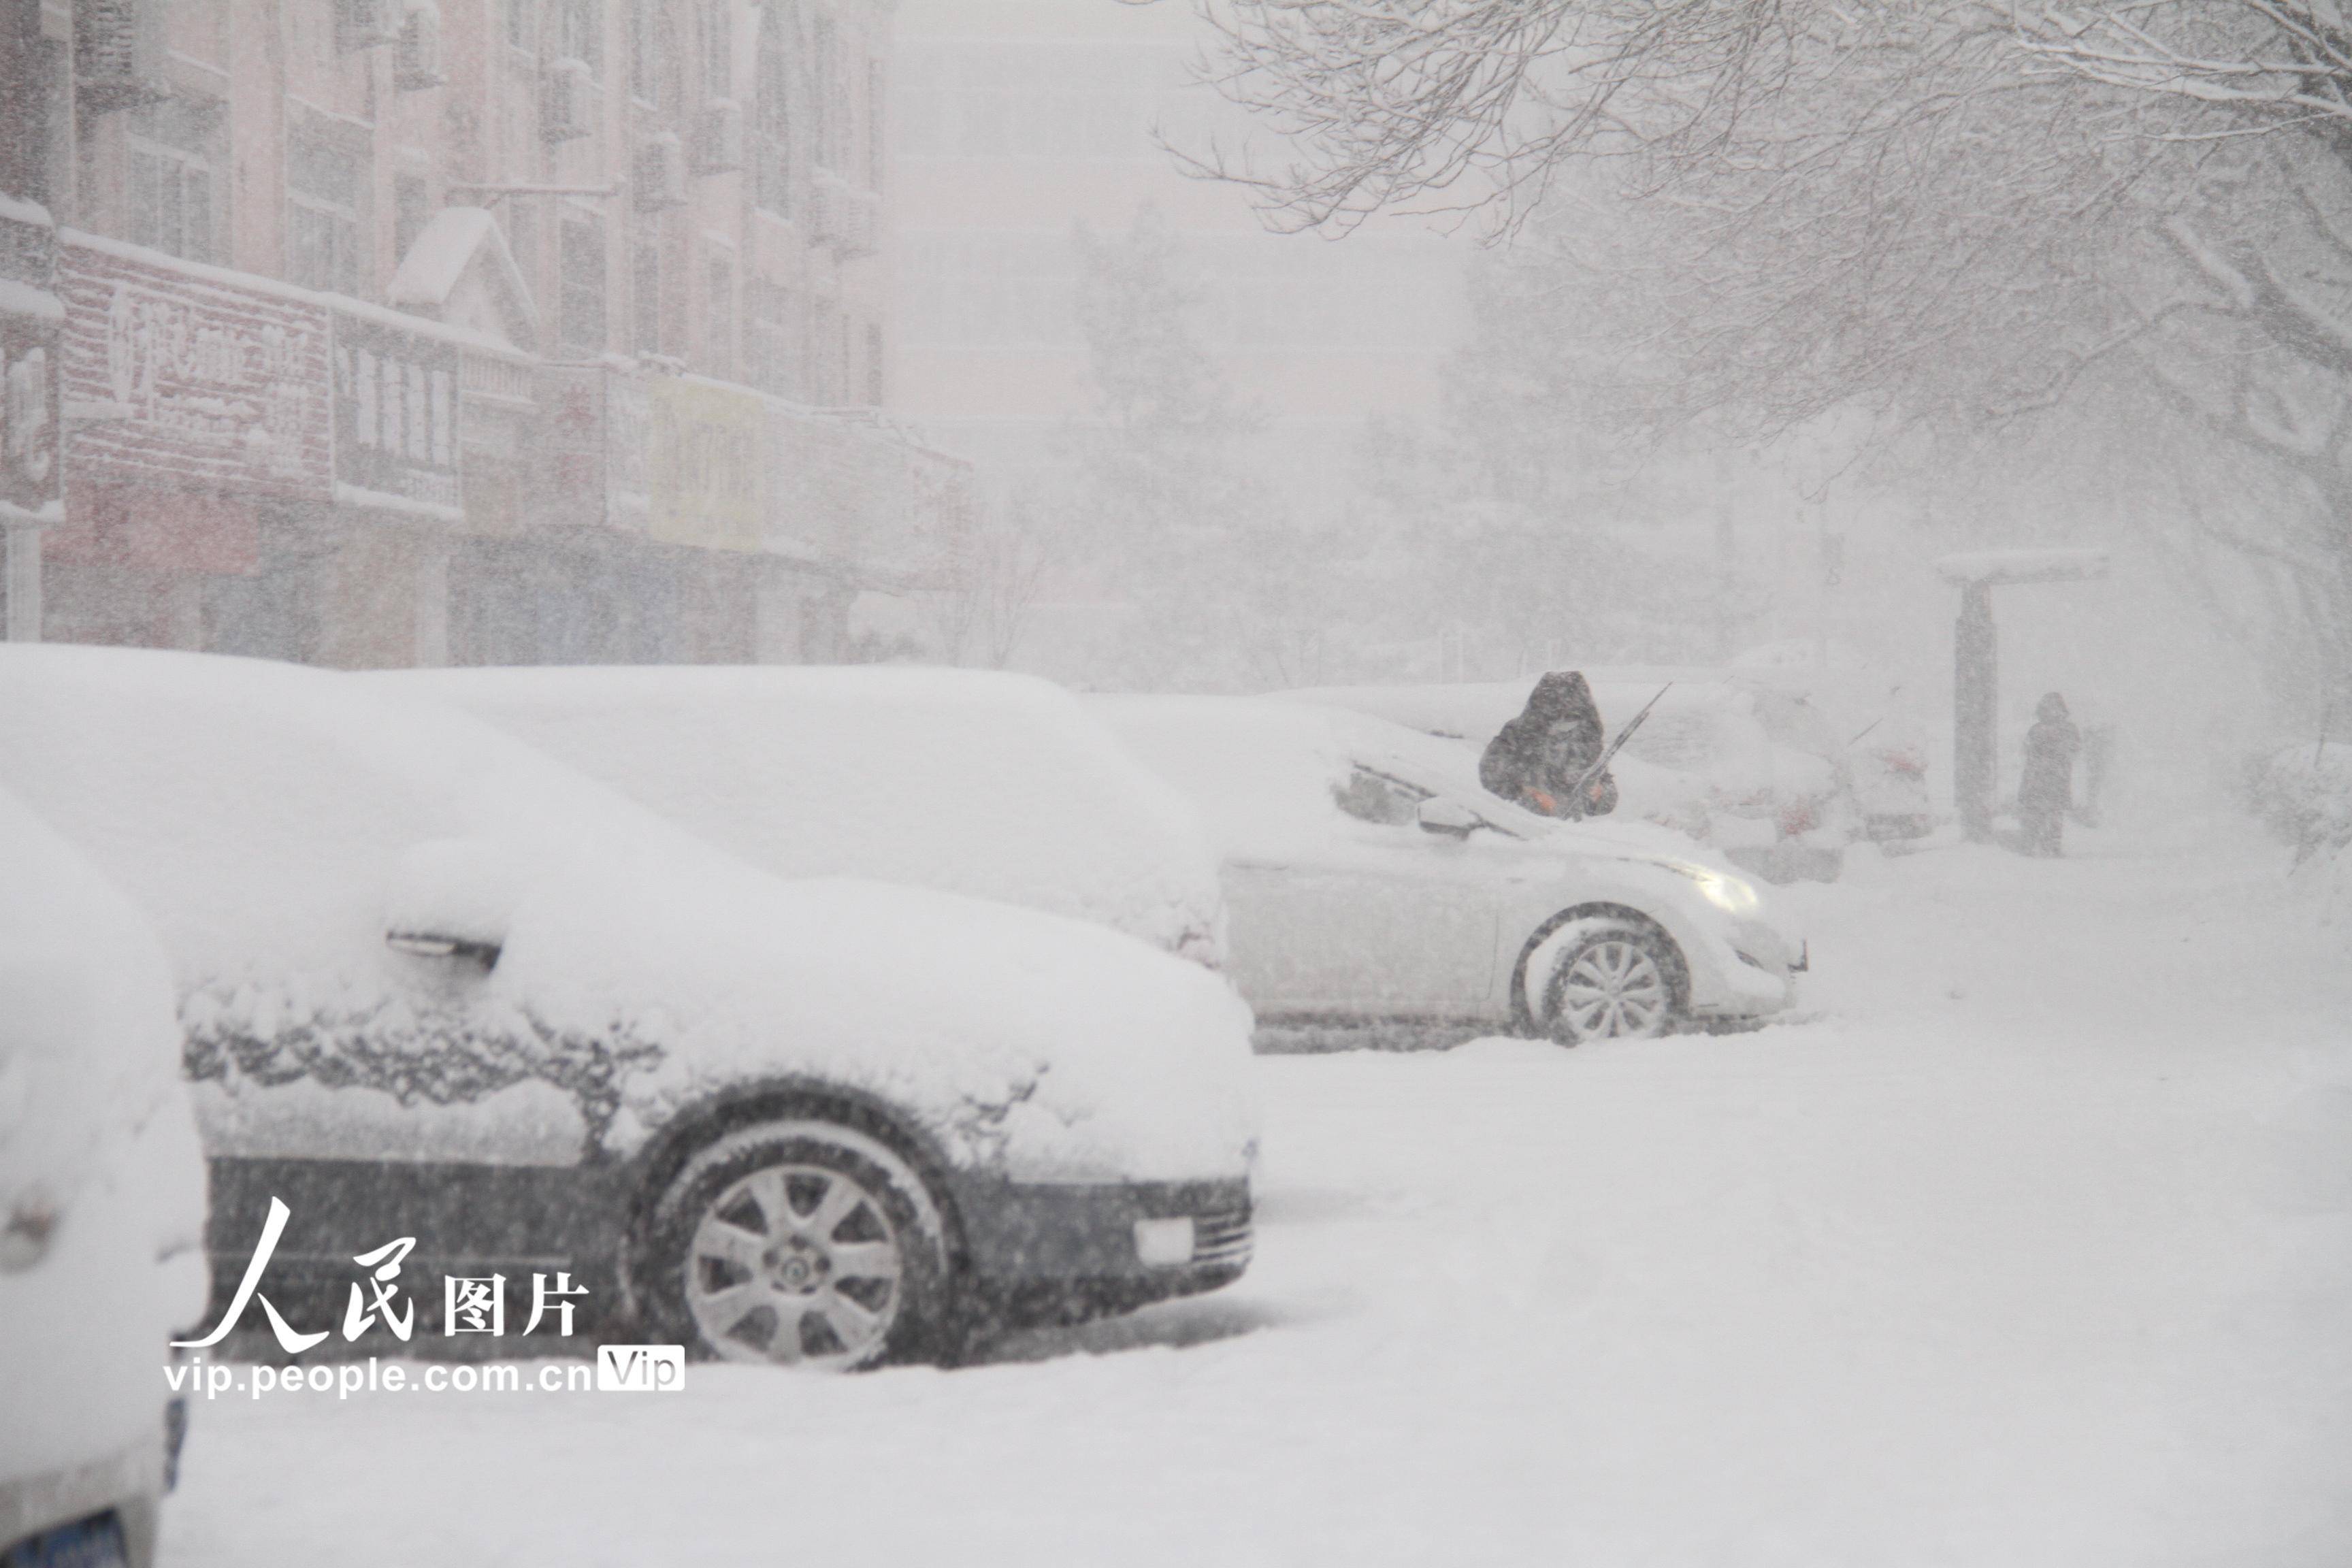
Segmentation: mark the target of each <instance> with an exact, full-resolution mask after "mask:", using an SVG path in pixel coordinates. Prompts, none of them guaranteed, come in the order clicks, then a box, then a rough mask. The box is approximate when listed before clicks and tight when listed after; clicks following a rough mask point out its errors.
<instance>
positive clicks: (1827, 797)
mask: <svg viewBox="0 0 2352 1568" xmlns="http://www.w3.org/2000/svg"><path fill="white" fill-rule="evenodd" d="M1809 657H1810V649H1809V646H1808V647H1806V648H1799V649H1794V650H1792V649H1790V647H1784V646H1779V645H1776V646H1774V647H1765V648H1759V649H1754V650H1751V652H1750V653H1748V654H1747V655H1743V656H1742V657H1741V658H1739V659H1738V660H1735V661H1734V663H1733V664H1732V665H1731V666H1730V667H1728V668H1622V669H1606V668H1594V669H1588V670H1586V671H1585V674H1586V675H1587V676H1588V678H1589V679H1591V685H1592V692H1593V697H1594V699H1595V700H1596V701H1597V702H1598V703H1599V705H1600V708H1601V715H1602V717H1603V718H1604V719H1605V720H1606V721H1608V724H1609V727H1610V729H1611V731H1612V733H1613V732H1614V731H1616V730H1617V729H1618V728H1620V727H1621V726H1622V725H1623V724H1625V722H1626V721H1628V720H1629V719H1631V718H1632V717H1633V714H1634V713H1636V712H1638V711H1640V710H1642V708H1643V706H1644V705H1645V704H1647V703H1648V702H1649V701H1650V700H1651V699H1652V698H1654V697H1656V698H1659V700H1658V703H1657V706H1656V707H1655V708H1654V710H1652V711H1651V713H1650V716H1649V719H1648V720H1647V721H1646V722H1645V723H1644V724H1643V727H1642V728H1641V729H1640V730H1639V731H1636V732H1635V733H1634V734H1633V737H1632V738H1631V739H1630V740H1629V741H1628V742H1626V745H1625V749H1624V751H1623V752H1622V753H1621V754H1620V755H1619V757H1618V759H1617V762H1616V763H1615V765H1614V766H1615V773H1616V775H1617V783H1618V785H1619V790H1620V801H1619V805H1618V807H1617V817H1618V818H1619V819H1620V820H1622V819H1626V818H1639V819H1641V820H1644V821H1649V822H1655V823H1658V824H1659V825H1661V826H1666V827H1671V828H1673V829H1675V831H1676V832H1679V833H1684V834H1687V835H1688V836H1689V837H1692V838H1695V839H1696V840H1698V841H1699V842H1701V843H1704V844H1706V845H1709V846H1711V847H1713V848H1714V849H1715V851H1716V852H1717V854H1719V855H1721V856H1722V857H1724V858H1726V859H1727V860H1730V861H1731V862H1732V863H1733V864H1735V865H1737V866H1738V867H1740V868H1742V869H1743V870H1746V871H1748V872H1750V873H1751V874H1753V875H1755V876H1758V877H1760V878H1762V879H1765V880H1766V881H1770V882H1792V881H1800V880H1812V881H1832V880H1834V879H1836V878H1837V876H1838V875H1839V873H1840V871H1841V869H1842V868H1843V862H1844V853H1845V850H1846V848H1847V847H1848V846H1850V845H1851V844H1853V843H1855V842H1857V841H1859V840H1863V839H1868V840H1871V841H1873V842H1876V843H1880V844H1888V845H1900V844H1902V843H1904V842H1906V841H1907V840H1912V839H1917V838H1921V837H1926V836H1927V834H1929V833H1930V832H1932V831H1933V830H1934V828H1935V826H1936V823H1937V814H1936V812H1935V809H1934V807H1933V805H1931V803H1930V800H1929V791H1928V787H1927V746H1926V744H1925V743H1924V740H1923V734H1924V731H1923V729H1922V727H1921V725H1920V723H1919V721H1918V718H1917V716H1916V713H1914V712H1912V711H1911V710H1910V709H1909V708H1908V706H1907V705H1906V703H1905V702H1903V701H1902V700H1900V694H1901V690H1902V688H1901V687H1900V686H1899V685H1895V686H1893V687H1890V686H1889V685H1888V684H1887V683H1886V681H1885V679H1884V677H1883V675H1882V674H1881V673H1880V672H1877V671H1874V670H1871V669H1868V668H1853V667H1851V666H1849V665H1847V664H1843V663H1842V664H1841V665H1840V667H1839V668H1838V669H1837V671H1836V672H1835V673H1834V674H1823V673H1822V671H1820V670H1818V669H1816V668H1811V667H1810V666H1808V665H1803V664H1794V665H1792V663H1791V659H1792V658H1809ZM1534 681H1535V677H1533V676H1528V677H1524V678H1522V679H1517V680H1506V681H1486V682H1462V683H1454V684H1450V685H1426V686H1355V687H1326V688H1321V689H1307V690H1300V691H1293V692H1287V693H1285V694H1284V695H1286V696H1288V697H1292V698H1296V699H1297V700H1303V701H1314V702H1328V703H1331V704H1333V705H1335V706H1337V707H1341V708H1348V709H1352V710H1356V711H1358V712H1360V713H1369V714H1371V715H1372V716H1374V717H1375V718H1381V719H1388V720H1391V721H1395V722H1397V723H1400V724H1403V725H1405V726H1407V727H1408V728H1411V729H1414V730H1418V731H1423V733H1426V734H1431V735H1437V736H1442V737H1445V738H1449V739H1453V740H1456V741H1458V742H1461V743H1462V744H1464V745H1465V746H1468V747H1471V748H1473V749H1476V748H1479V747H1482V746H1484V745H1485V744H1486V742H1487V740H1488V739H1490V738H1491V737H1492V736H1493V735H1494V734H1495V733H1496V731H1498V730H1500V729H1501V728H1502V727H1503V725H1504V723H1505V722H1507V721H1508V720H1510V719H1511V718H1512V717H1513V716H1514V715H1516V714H1517V712H1518V711H1519V710H1520V709H1521V708H1522V707H1524V706H1525V705H1526V702H1527V699H1528V690H1529V689H1530V688H1531V687H1532V686H1533V685H1534ZM1662 690H1663V696H1661V692H1662Z"/></svg>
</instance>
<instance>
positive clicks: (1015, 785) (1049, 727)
mask: <svg viewBox="0 0 2352 1568" xmlns="http://www.w3.org/2000/svg"><path fill="white" fill-rule="evenodd" d="M361 679H364V680H367V681H370V682H376V683H382V684H383V685H385V686H386V687H388V688H390V689H394V690H397V691H400V692H402V693H404V694H407V695H411V696H424V697H429V698H431V699H433V700H436V701H443V702H448V703H451V704H454V705H455V706H457V707H459V708H462V709H464V710H466V711H467V712H469V713H471V714H473V715H474V716H475V717H476V718H478V719H481V720H483V721H486V722H488V723H490V724H492V725H494V726H496V727H497V728H499V729H501V730H504V731H507V732H508V733H509V734H511V735H513V736H514V737H515V738H516V739H518V740H520V741H523V742H527V743H529V744H530V746H531V747H532V748H533V749H535V750H537V751H541V752H546V753H547V754H548V755H549V756H551V757H553V758H554V759H555V760H556V761H558V762H560V763H563V764H565V765H566V766H568V767H572V768H576V769H578V770H579V771H580V772H582V773H585V774H587V775H588V776H589V777H590V778H593V779H595V780H597V781H598V782H600V783H602V784H610V785H611V786H612V787H613V788H614V789H616V790H618V791H620V792H621V793H622V794H623V795H627V796H628V797H629V798H630V799H632V800H634V801H635V802H636V803H637V804H638V805H643V806H646V807H648V808H649V809H651V810H652V811H654V812H655V813H656V814H657V815H659V816H664V817H667V818H668V819H669V820H670V821H672V822H675V823H677V825H678V826H681V827H684V828H686V829H687V830H688V831H689V832H691V833H693V834H695V835H697V836H698V837H701V838H704V839H707V840H709V842H710V843H712V844H715V845H717V846H718V847H719V848H721V849H724V850H726V851H727V852H728V853H729V854H730V855H734V856H737V857H739V858H741V859H743V860H744V861H746V862H748V863H750V864H751V865H753V866H757V867H759V868H761V869H762V870H768V871H773V872H774V873H775V874H776V875H778V876H780V877H824V876H846V877H871V878H874V879H877V880H879V881H885V882H899V883H905V884H908V885H909V886H913V887H920V888H938V889H941V890H943V891H946V892H950V893H970V894H972V895H973V896H975V897H978V898H983V899H997V900H1003V902H1005V903H1009V904H1023V905H1026V906H1027V907H1029V908H1031V909H1040V910H1049V911H1051V912H1052V913H1055V914H1063V915H1070V916H1074V917H1076V918H1077V919H1079V920H1089V921H1097V922H1099V923H1101V924H1103V925H1107V926H1109V927H1111V928H1113V929H1114V930H1118V931H1126V932H1127V933H1128V934H1129V935H1130V936H1135V937H1139V938H1141V939H1142V940H1143V941H1145V942H1150V943H1151V944H1153V945H1154V946H1156V947H1162V948H1165V949H1167V950H1168V951H1169V952H1173V953H1176V954H1178V955H1180V956H1181V957H1184V958H1190V959H1193V960H1195V961H1197V962H1200V963H1208V964H1211V965H1214V964H1216V963H1219V962H1220V961H1221V960H1222V958H1223V939H1224V932H1223V919H1222V915H1221V912H1220V905H1219V900H1218V894H1217V864H1216V859H1215V858H1214V857H1213V856H1212V855H1211V854H1210V853H1209V847H1208V843H1207V841H1206V840H1205V839H1204V838H1203V837H1202V833H1201V825H1200V819H1199V817H1198V816H1196V815H1195V814H1194V812H1193V811H1192V806H1191V805H1190V803H1188V802H1187V801H1185V800H1184V798H1183V797H1182V796H1181V795H1179V794H1178V793H1177V792H1176V791H1175V790H1173V789H1171V788H1170V787H1169V786H1168V784H1165V783H1164V782H1162V781H1161V780H1160V777H1159V776H1158V775H1157V774H1155V773H1152V772H1150V770H1149V769H1147V768H1145V767H1143V766H1142V765H1141V764H1140V763H1138V762H1137V761H1136V760H1135V758H1134V757H1133V756H1132V755H1130V754H1129V752H1128V751H1127V750H1126V749H1125V748H1124V747H1122V746H1121V745H1120V744H1119V743H1118V740H1117V739H1116V738H1114V737H1113V736H1112V735H1110V734H1109V733H1108V731H1105V730H1104V728H1103V727H1102V725H1101V723H1100V722H1098V721H1097V720H1095V719H1094V718H1093V717H1092V716H1090V715H1089V714H1088V713H1087V711H1086V710H1085V709H1084V708H1083V707H1082V706H1081V705H1080V704H1079V701H1078V700H1077V699H1076V697H1074V696H1072V695H1071V694H1070V693H1069V692H1067V691H1066V690H1064V689H1061V688H1060V687H1057V686H1055V685H1052V684H1050V683H1049V682H1046V681H1043V680H1039V679H1034V677H1030V676H1022V675H1006V674H1002V673H999V672H996V671H993V670H973V669H910V668H805V667H790V666H782V667H779V666H756V665H755V666H712V665H695V666H666V667H656V668H627V667H620V668H615V667H612V666H575V667H571V668H533V669H402V670H385V671H381V672H377V673H373V674H369V675H366V676H363V677H362V678H361Z"/></svg>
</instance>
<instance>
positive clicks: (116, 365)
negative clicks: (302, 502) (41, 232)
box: [57, 241, 334, 498]
mask: <svg viewBox="0 0 2352 1568" xmlns="http://www.w3.org/2000/svg"><path fill="white" fill-rule="evenodd" d="M57 291H58V295H59V296H60V297H61V298H62V299H63V300H64V301H65V306H66V331H65V342H64V358H65V364H64V371H63V374H64V394H65V397H66V398H67V400H68V401H69V402H74V403H89V404H92V405H100V406H104V405H112V406H111V408H110V410H109V412H110V415H111V417H109V418H106V419H102V420H100V421H97V422H95V423H93V424H91V425H89V426H87V427H86V428H83V429H81V430H79V431H77V432H76V433H75V436H74V439H73V453H74V461H75V463H76V465H77V470H78V472H82V473H87V474H88V475H89V477H90V478H91V479H135V480H150V481H162V482H165V483H172V484H180V485H194V486H202V487H206V488H214V489H244V490H255V491H263V492H268V493H273V494H278V495H317V496H320V497H322V498H323V497H324V496H326V495H327V494H329V493H330V492H331V489H332V487H333V480H334V475H333V468H332V464H333V458H332V452H333V435H332V430H331V425H330V422H329V411H328V398H329V387H328V373H327V366H328V339H329V327H328V319H327V311H326V310H324V309H322V308H321V307H320V306H317V305H314V304H311V303H310V302H308V301H306V300H300V299H298V298H295V297H292V296H289V295H285V294H279V293H276V292H272V291H268V290H266V289H246V288H241V287H238V286H237V285H236V283H235V282H233V281H231V280H230V279H228V277H227V276H226V275H225V274H223V273H221V272H219V271H218V270H217V269H215V268H198V267H194V266H185V265H182V266H173V265H170V264H169V260H168V258H161V257H153V258H151V257H149V256H147V255H146V254H144V253H140V254H136V255H134V254H131V253H130V252H128V251H122V252H118V251H116V250H114V249H112V248H110V247H100V246H95V245H90V244H88V243H85V242H79V241H78V242H75V243H73V244H69V245H66V246H63V247H60V249H59V255H58V290H57Z"/></svg>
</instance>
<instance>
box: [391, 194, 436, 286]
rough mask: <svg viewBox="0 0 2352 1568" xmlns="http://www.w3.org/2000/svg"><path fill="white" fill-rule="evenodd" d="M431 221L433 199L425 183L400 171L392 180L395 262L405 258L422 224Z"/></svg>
mask: <svg viewBox="0 0 2352 1568" xmlns="http://www.w3.org/2000/svg"><path fill="white" fill-rule="evenodd" d="M432 221H433V198H432V196H431V195H429V194H428V188H427V186H426V185H425V182H424V181H423V180H421V179H419V178H417V177H416V176H415V174H402V175H400V176H399V177H397V178H396V179H394V181H393V182H392V249H393V257H394V264H395V265H397V264H398V263H399V262H401V261H404V260H406V259H407V258H408V251H409V247H412V246H414V245H415V243H416V237H417V236H418V235H420V234H423V233H424V232H425V225H426V224H428V223H430V222H432Z"/></svg>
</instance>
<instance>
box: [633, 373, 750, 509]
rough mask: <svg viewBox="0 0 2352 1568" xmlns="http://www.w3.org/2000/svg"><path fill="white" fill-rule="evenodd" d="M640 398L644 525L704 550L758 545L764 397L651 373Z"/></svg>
mask: <svg viewBox="0 0 2352 1568" xmlns="http://www.w3.org/2000/svg"><path fill="white" fill-rule="evenodd" d="M646 402H647V405H648V413H649V416H650V417H649V419H648V422H647V426H646V480H647V484H648V492H647V493H648V500H650V502H651V511H650V513H649V516H648V522H647V531H649V532H650V533H651V534H652V535H653V537H654V538H656V539H659V540H665V541H667V542H669V543H672V544H687V545H692V546H694V547H696V548H698V549H702V550H742V551H756V550H758V549H759V548H760V535H761V529H762V527H763V526H764V524H765V521H766V496H765V489H766V487H765V484H764V480H765V479H766V473H765V468H764V463H765V454H764V452H763V450H762V447H763V444H764V443H763V437H764V436H765V434H766V426H767V407H766V405H764V404H763V403H762V402H761V400H760V398H759V397H758V395H755V394H753V393H750V392H742V391H738V390H736V389H734V388H731V387H724V386H714V385H711V384H708V383H704V382H696V381H685V380H681V379H679V378H678V377H677V376H660V377H657V378H656V379H655V381H654V382H653V384H652V385H651V386H650V387H649V388H648V389H647V393H646Z"/></svg>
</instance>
